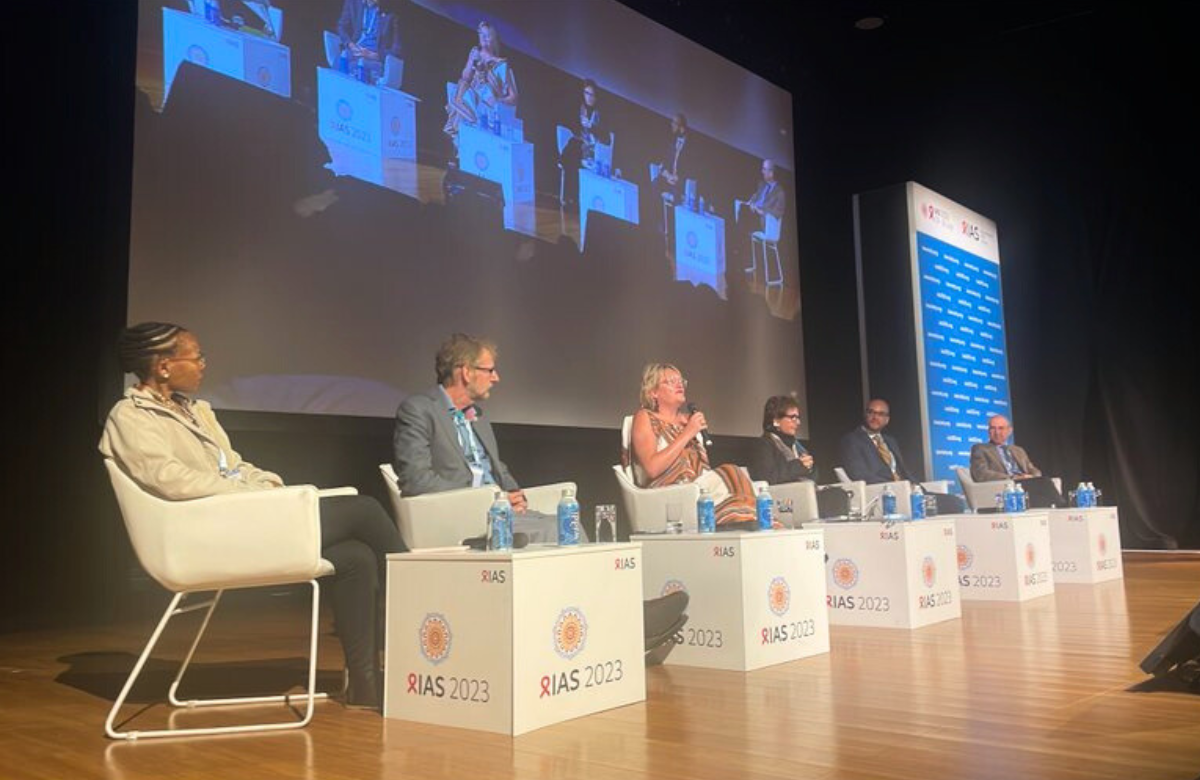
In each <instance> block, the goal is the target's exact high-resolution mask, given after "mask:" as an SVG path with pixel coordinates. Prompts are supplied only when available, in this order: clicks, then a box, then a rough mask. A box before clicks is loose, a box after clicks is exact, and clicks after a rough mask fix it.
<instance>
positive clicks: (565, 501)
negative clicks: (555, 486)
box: [558, 488, 579, 547]
mask: <svg viewBox="0 0 1200 780" xmlns="http://www.w3.org/2000/svg"><path fill="white" fill-rule="evenodd" d="M558 543H559V545H560V546H563V547H566V546H567V545H572V544H579V502H578V501H576V500H575V491H574V490H573V489H572V488H563V492H562V498H560V499H559V500H558Z"/></svg>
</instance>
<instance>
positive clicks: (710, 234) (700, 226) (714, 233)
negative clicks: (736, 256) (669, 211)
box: [675, 206, 726, 299]
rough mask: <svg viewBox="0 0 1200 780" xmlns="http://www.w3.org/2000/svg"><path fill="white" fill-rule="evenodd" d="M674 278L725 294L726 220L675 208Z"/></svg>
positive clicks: (723, 296)
mask: <svg viewBox="0 0 1200 780" xmlns="http://www.w3.org/2000/svg"><path fill="white" fill-rule="evenodd" d="M675 278H676V279H678V280H679V281H681V282H691V283H692V284H695V285H701V284H704V285H708V286H709V287H711V288H712V289H713V290H715V291H716V293H717V295H719V296H721V298H722V299H723V298H725V297H726V293H725V220H723V219H721V218H720V217H718V216H716V215H715V214H705V213H703V212H699V211H692V210H691V209H689V208H687V207H686V206H676V207H675Z"/></svg>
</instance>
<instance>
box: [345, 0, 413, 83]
mask: <svg viewBox="0 0 1200 780" xmlns="http://www.w3.org/2000/svg"><path fill="white" fill-rule="evenodd" d="M387 6H388V4H387V3H381V2H380V0H345V2H344V4H343V5H342V15H341V17H340V18H339V19H338V37H340V38H341V39H342V48H343V49H345V50H346V54H347V56H349V57H350V58H351V59H353V60H357V59H361V60H362V61H363V63H364V64H366V65H367V66H368V67H369V69H370V70H371V71H372V74H373V75H375V76H376V77H378V75H379V74H380V73H382V72H383V60H384V58H385V57H386V56H387V55H389V54H390V55H392V56H393V57H396V58H400V56H401V48H400V24H399V21H398V20H397V18H396V14H395V12H394V11H392V10H390V9H389V8H388V7H387Z"/></svg>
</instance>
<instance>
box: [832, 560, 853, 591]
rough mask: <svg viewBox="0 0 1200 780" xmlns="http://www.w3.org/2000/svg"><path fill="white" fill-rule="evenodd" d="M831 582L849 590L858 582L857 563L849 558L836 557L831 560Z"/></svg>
mask: <svg viewBox="0 0 1200 780" xmlns="http://www.w3.org/2000/svg"><path fill="white" fill-rule="evenodd" d="M832 571H833V584H834V585H837V586H838V587H839V588H841V589H843V590H850V589H851V588H853V587H854V586H855V585H857V584H858V564H856V563H855V562H854V561H852V560H850V559H849V558H838V559H837V560H836V561H834V562H833V569H832Z"/></svg>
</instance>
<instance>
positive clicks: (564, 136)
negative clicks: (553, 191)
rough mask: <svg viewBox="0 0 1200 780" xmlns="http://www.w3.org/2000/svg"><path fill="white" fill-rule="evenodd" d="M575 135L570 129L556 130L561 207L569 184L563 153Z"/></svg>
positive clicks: (560, 126) (556, 128)
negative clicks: (563, 162) (564, 167)
mask: <svg viewBox="0 0 1200 780" xmlns="http://www.w3.org/2000/svg"><path fill="white" fill-rule="evenodd" d="M573 135H574V133H572V132H571V128H569V127H563V126H562V125H558V126H557V127H555V128H554V139H555V142H556V143H557V144H558V158H559V159H558V203H559V205H560V206H561V205H562V202H563V197H564V192H565V190H564V188H565V187H566V183H567V172H566V171H565V170H564V169H563V164H562V153H563V149H566V148H567V143H568V142H569V141H570V140H571V137H572V136H573Z"/></svg>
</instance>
